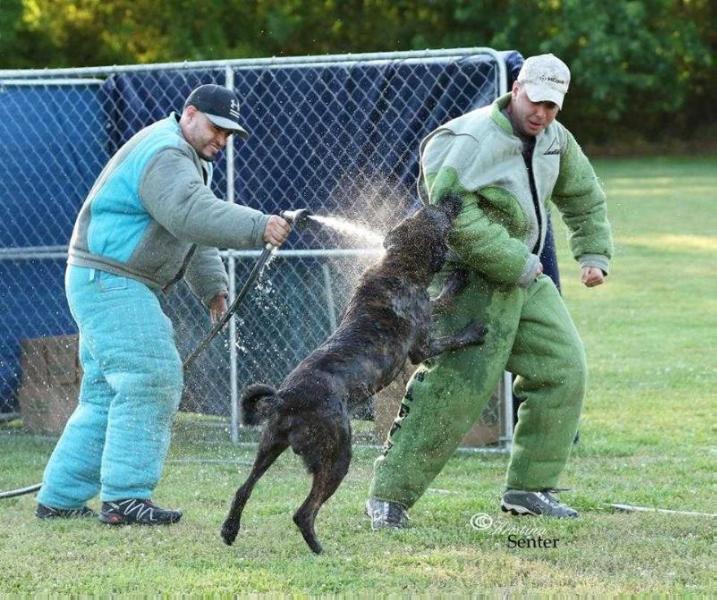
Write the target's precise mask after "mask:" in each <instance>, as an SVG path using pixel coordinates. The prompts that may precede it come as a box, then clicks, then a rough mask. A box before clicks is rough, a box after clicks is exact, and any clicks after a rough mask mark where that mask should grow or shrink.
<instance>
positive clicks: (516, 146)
mask: <svg viewBox="0 0 717 600" xmlns="http://www.w3.org/2000/svg"><path fill="white" fill-rule="evenodd" d="M509 101H510V95H506V96H503V97H501V98H499V99H498V100H496V102H494V103H493V104H492V105H491V106H489V107H485V108H481V109H478V110H475V111H472V112H470V113H467V114H466V115H463V116H462V117H459V118H457V119H454V120H453V121H450V122H448V123H447V124H445V125H443V126H441V127H440V128H438V129H437V130H435V131H434V132H432V133H431V134H430V135H429V136H428V137H427V138H426V139H425V140H424V141H423V143H422V144H421V168H422V181H421V184H422V185H423V188H422V189H421V192H422V195H423V197H424V200H426V201H428V202H430V203H438V202H440V201H441V199H442V198H444V197H445V196H446V195H448V194H457V195H458V196H459V197H460V198H461V200H462V210H461V213H460V214H459V215H458V217H457V218H456V220H455V222H454V227H453V230H452V232H451V234H450V238H449V242H450V247H451V250H452V256H451V258H450V260H449V261H448V263H447V265H446V268H445V269H444V271H443V272H442V273H441V274H440V275H439V276H438V277H437V278H436V281H434V284H433V286H434V290H433V292H434V294H435V293H436V292H437V291H438V290H439V289H440V288H441V285H442V282H443V279H445V277H447V276H448V275H449V274H450V273H451V272H453V271H455V270H463V271H466V272H467V273H468V283H467V285H466V286H465V287H464V288H463V289H462V290H461V291H460V292H459V294H458V296H457V297H456V299H455V300H454V302H453V304H452V305H451V306H450V308H449V309H447V311H446V312H445V314H442V315H441V316H440V317H439V320H438V325H439V327H440V329H441V330H443V331H444V332H452V331H456V330H458V329H460V328H461V327H463V326H464V325H465V324H467V323H468V322H469V321H472V320H475V321H477V322H480V323H484V324H485V325H487V327H488V333H487V335H486V339H485V342H484V343H483V345H481V346H470V347H467V348H465V349H462V350H459V351H454V352H447V353H445V354H443V355H441V356H439V357H437V358H435V359H432V360H430V361H427V362H426V363H424V364H423V365H421V366H420V367H419V369H418V370H417V371H416V373H415V374H414V376H413V378H412V379H411V381H410V382H409V384H408V387H407V391H406V395H405V397H404V399H403V401H402V403H401V408H400V411H399V414H398V417H397V419H396V421H395V423H394V426H393V427H392V429H391V434H390V435H389V438H388V440H387V441H386V446H385V450H384V453H383V455H382V456H380V457H379V458H378V459H377V461H376V464H375V471H374V479H373V482H372V486H371V496H373V497H376V498H379V499H382V500H389V501H392V502H398V503H400V504H402V505H403V506H404V507H406V508H409V507H411V506H412V505H413V504H414V503H415V502H416V501H417V500H418V499H419V498H420V497H421V495H422V494H423V492H424V491H425V490H426V488H427V487H428V486H429V485H430V483H431V481H432V480H433V479H434V478H435V476H436V475H437V474H438V473H439V472H440V471H441V469H442V468H443V466H444V465H445V463H446V461H447V460H448V459H449V458H450V456H451V455H452V454H453V452H454V451H455V449H456V448H457V446H458V444H459V443H460V441H461V439H462V438H463V436H464V435H465V433H466V432H467V431H468V430H469V429H470V428H471V427H472V425H473V424H474V422H475V421H476V420H477V419H478V417H479V416H480V414H481V412H482V410H483V408H484V407H485V405H486V403H487V402H488V400H489V398H490V396H491V394H492V393H493V391H494V390H495V388H496V386H497V384H498V382H499V380H500V378H501V376H502V374H503V371H504V370H506V369H507V370H509V371H510V372H512V373H514V374H516V375H517V379H516V383H515V394H516V396H518V397H521V398H523V399H524V400H525V401H524V402H523V403H522V405H521V407H520V409H519V412H518V425H517V427H516V430H515V434H514V440H513V451H512V456H511V461H510V465H509V467H508V475H507V487H508V488H510V489H521V490H544V489H548V488H554V487H556V485H557V482H558V477H559V476H560V473H561V472H562V470H563V468H564V467H565V464H566V462H567V459H568V455H569V453H570V448H571V442H572V440H573V438H574V436H575V432H576V430H577V425H578V419H579V416H580V409H581V405H582V401H583V398H584V396H585V385H586V372H587V368H586V361H585V351H584V348H583V344H582V342H581V340H580V337H579V335H578V332H577V331H576V329H575V325H574V324H573V321H572V319H571V318H570V315H569V313H568V310H567V308H566V306H565V304H564V303H563V300H562V298H561V297H560V294H559V293H558V291H557V289H556V288H555V286H554V284H553V283H552V281H551V280H550V279H549V278H548V277H546V276H543V275H537V270H538V266H539V259H538V255H539V254H540V251H541V249H542V245H543V243H544V240H545V228H546V221H547V210H548V208H547V203H548V201H552V204H553V205H554V206H555V207H556V208H557V209H558V210H559V212H560V213H561V215H562V217H563V220H564V221H565V223H566V225H567V226H568V229H569V231H570V239H569V242H570V248H571V251H572V253H573V255H574V256H575V258H576V260H578V261H579V262H580V264H581V266H583V267H598V268H600V269H602V270H603V271H604V272H605V273H607V270H608V260H609V258H610V256H611V253H612V240H611V234H610V226H609V224H608V221H607V210H606V202H605V195H604V193H603V191H602V189H601V187H600V184H599V183H598V180H597V177H596V176H595V173H594V171H593V169H592V167H591V165H590V163H589V162H588V160H587V158H586V157H585V155H584V154H583V152H582V150H581V149H580V147H579V146H578V144H577V143H576V142H575V140H574V138H573V136H572V135H571V134H570V132H569V131H568V130H567V129H565V127H563V126H562V125H561V124H560V123H558V122H557V121H553V123H551V124H550V125H549V126H548V127H546V128H545V130H544V131H543V132H542V133H541V134H539V135H538V136H537V138H536V139H535V146H534V149H533V152H532V156H531V157H530V165H531V168H530V169H527V168H526V163H525V162H524V159H523V154H522V151H523V142H522V141H521V139H520V138H518V137H517V136H516V135H515V134H514V133H513V130H512V128H511V125H510V122H509V120H508V119H507V117H506V116H505V115H504V114H503V112H502V110H503V109H505V107H506V106H507V105H508V103H509Z"/></svg>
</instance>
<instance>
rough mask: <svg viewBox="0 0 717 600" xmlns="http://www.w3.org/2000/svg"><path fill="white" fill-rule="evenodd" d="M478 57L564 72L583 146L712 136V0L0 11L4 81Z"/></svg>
mask: <svg viewBox="0 0 717 600" xmlns="http://www.w3.org/2000/svg"><path fill="white" fill-rule="evenodd" d="M470 46H489V47H492V48H495V49H497V50H518V51H520V52H521V53H522V54H523V55H524V56H529V55H531V54H538V53H543V52H553V53H554V54H556V55H557V56H560V57H561V58H562V59H563V60H565V62H566V63H568V65H569V66H570V67H571V71H572V76H573V81H572V84H571V89H570V92H569V94H568V98H567V101H566V108H567V110H566V111H565V113H564V114H563V115H561V117H560V119H561V121H563V122H564V123H565V124H566V125H567V126H568V127H569V128H571V129H572V130H573V131H575V133H576V134H577V136H578V139H580V140H581V141H582V142H583V143H592V144H601V145H605V144H610V143H611V142H614V141H618V142H628V143H629V142H630V140H631V139H639V140H642V141H645V142H647V143H650V142H654V143H660V142H663V141H665V140H668V139H675V138H678V139H683V140H684V139H690V138H692V137H693V136H694V135H695V133H696V132H700V131H705V129H709V127H710V126H711V127H712V128H713V131H714V127H715V123H716V122H717V109H715V107H714V105H715V99H716V98H717V77H715V75H716V73H715V55H716V54H717V53H716V50H717V23H715V8H714V7H713V3H712V1H711V0H620V1H617V0H615V1H613V0H423V1H416V0H204V1H203V2H201V3H197V2H196V1H194V0H192V1H190V0H163V1H162V2H156V0H112V1H106V0H0V67H2V68H44V67H81V66H95V65H109V64H134V63H151V62H172V61H184V60H214V59H225V58H245V57H262V56H295V55H307V54H314V55H315V54H326V53H332V54H334V53H348V52H352V53H358V52H379V51H398V50H418V49H425V48H455V47H470Z"/></svg>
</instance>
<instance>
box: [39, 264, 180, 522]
mask: <svg viewBox="0 0 717 600" xmlns="http://www.w3.org/2000/svg"><path fill="white" fill-rule="evenodd" d="M65 289H66V294H67V300H68V302H69V306H70V311H71V312H72V316H73V317H74V319H75V321H76V322H77V325H78V327H79V331H80V347H79V351H80V362H81V364H82V368H83V371H84V375H83V378H82V384H81V387H80V395H79V401H78V405H77V408H76V410H75V412H74V413H73V414H72V416H71V417H70V419H69V421H68V422H67V425H66V426H65V430H64V432H63V434H62V436H61V438H60V440H59V441H58V443H57V446H56V447H55V450H54V452H53V453H52V456H51V458H50V461H49V462H48V464H47V467H46V468H45V474H44V477H43V482H42V488H41V490H40V493H39V494H38V497H37V499H38V502H40V503H42V504H45V505H47V506H52V507H55V508H77V507H80V506H82V505H84V504H85V502H86V501H87V500H89V499H90V498H92V497H94V496H95V495H97V493H98V492H99V493H100V497H101V499H102V500H103V501H110V500H120V499H122V498H143V499H146V498H150V497H151V494H152V491H153V490H154V488H155V486H156V485H157V482H158V481H159V477H160V475H161V473H162V467H163V464H164V459H165V457H166V454H167V449H168V447H169V440H170V429H171V423H172V418H173V416H174V414H175V412H176V410H177V407H178V406H179V400H180V398H181V394H182V385H183V376H182V363H181V360H180V358H179V353H178V352H177V348H176V345H175V342H174V330H173V327H172V323H171V321H170V320H169V318H168V317H167V316H166V315H165V314H164V312H163V311H162V309H161V307H160V305H159V300H158V298H157V296H156V294H155V293H154V292H153V291H152V290H151V289H149V288H148V287H147V286H146V285H144V284H142V283H140V282H138V281H136V280H134V279H129V278H126V277H119V276H117V275H112V274H110V273H106V272H103V271H97V270H94V269H88V268H84V267H75V266H70V267H68V269H67V272H66V275H65Z"/></svg>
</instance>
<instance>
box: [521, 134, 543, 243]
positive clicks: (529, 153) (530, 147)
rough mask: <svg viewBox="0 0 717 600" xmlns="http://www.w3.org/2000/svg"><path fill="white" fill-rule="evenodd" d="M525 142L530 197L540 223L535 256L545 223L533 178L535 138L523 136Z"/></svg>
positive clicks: (523, 153) (524, 152) (525, 160)
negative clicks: (541, 215)
mask: <svg viewBox="0 0 717 600" xmlns="http://www.w3.org/2000/svg"><path fill="white" fill-rule="evenodd" d="M521 140H522V142H523V151H522V155H523V162H524V163H525V168H526V170H527V171H528V182H529V184H530V195H531V196H532V197H533V209H534V210H535V221H536V222H537V223H538V239H537V240H536V241H535V245H534V246H533V249H532V250H531V252H532V253H533V254H537V253H538V249H539V248H540V240H541V238H542V236H543V222H542V219H541V217H540V200H539V199H538V188H537V187H536V185H535V177H534V176H533V151H534V150H535V138H534V137H525V138H523V137H522V136H521Z"/></svg>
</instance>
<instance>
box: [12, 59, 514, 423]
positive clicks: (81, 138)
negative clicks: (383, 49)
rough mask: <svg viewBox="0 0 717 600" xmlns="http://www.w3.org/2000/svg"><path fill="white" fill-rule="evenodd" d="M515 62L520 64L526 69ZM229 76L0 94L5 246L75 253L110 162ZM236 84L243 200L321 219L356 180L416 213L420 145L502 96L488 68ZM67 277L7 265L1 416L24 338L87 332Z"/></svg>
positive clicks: (469, 65)
mask: <svg viewBox="0 0 717 600" xmlns="http://www.w3.org/2000/svg"><path fill="white" fill-rule="evenodd" d="M516 56H517V57H518V58H519V55H516V54H515V53H513V54H512V55H509V56H508V59H509V60H508V64H509V65H510V64H511V60H512V64H513V65H514V66H515V65H516V64H518V65H519V62H518V63H516V62H515V61H516V58H515V57H516ZM511 57H512V58H511ZM514 70H515V69H513V71H514ZM224 77H225V73H224V70H223V69H222V70H203V71H197V70H191V69H181V70H174V71H166V70H165V71H157V72H153V71H148V72H147V71H145V72H141V73H139V72H138V73H126V74H118V75H115V76H112V77H110V78H109V79H108V80H106V81H105V82H104V84H102V85H101V86H90V85H81V86H72V87H65V86H57V87H44V88H37V89H36V88H27V87H17V88H5V89H2V90H0V123H2V124H3V125H2V126H0V141H1V145H0V182H3V184H2V186H0V190H2V194H3V198H2V202H1V203H0V244H1V245H2V247H3V248H16V247H27V246H48V245H62V246H64V245H66V244H67V242H68V240H69V237H70V233H71V230H72V224H73V221H74V218H75V215H76V213H77V211H78V209H79V206H80V205H81V202H82V200H83V198H84V196H85V195H86V193H87V191H88V190H89V188H90V187H91V185H92V183H93V181H94V179H95V177H96V176H97V174H98V173H99V171H100V170H101V168H102V166H103V165H104V163H105V162H106V161H107V159H108V157H109V156H111V155H112V154H113V153H114V152H115V151H116V150H117V148H119V146H120V145H121V144H122V143H124V142H125V141H126V140H127V139H129V137H131V135H133V134H134V133H135V132H137V131H138V130H139V129H141V128H142V127H144V126H145V125H148V124H149V123H152V122H154V121H156V120H157V119H160V118H162V117H164V116H166V115H167V114H168V113H169V111H171V110H174V111H181V108H182V104H183V99H184V98H185V97H186V96H187V95H188V94H189V92H190V91H191V89H193V88H194V87H196V86H197V85H199V84H201V83H208V82H217V83H223V82H224V80H225V79H224ZM486 80H487V81H488V85H485V81H486ZM234 83H235V88H236V90H237V92H238V94H239V96H240V97H241V98H243V99H244V104H243V106H242V108H241V112H242V115H243V117H244V120H245V123H246V127H247V129H248V130H249V131H250V132H251V137H250V139H249V140H248V141H247V142H245V143H242V142H240V141H239V140H237V142H238V143H237V146H236V153H235V182H236V186H237V190H236V201H237V202H240V203H243V204H247V205H250V206H253V207H256V208H259V209H261V210H263V211H265V212H275V211H277V210H279V209H285V208H296V207H301V206H308V207H309V208H312V209H314V210H316V211H317V212H320V213H323V214H330V213H335V212H338V213H341V212H344V213H347V214H350V208H351V206H349V203H350V201H349V200H348V199H349V198H351V197H352V196H351V192H352V191H354V189H355V185H356V181H359V180H363V181H365V180H372V179H373V180H380V181H389V182H391V186H392V188H394V189H400V190H403V194H401V196H402V197H403V198H404V199H405V203H406V206H405V207H404V208H405V209H408V208H409V207H410V206H411V205H412V204H414V203H415V202H416V199H415V192H414V190H415V180H416V177H417V174H418V162H417V150H418V143H419V141H420V139H421V138H422V137H423V136H425V135H426V134H427V133H428V132H430V131H431V130H432V129H434V128H435V127H436V126H437V125H439V124H440V123H442V122H445V121H446V120H448V119H450V118H453V117H456V116H458V115H460V114H463V113H464V112H466V111H468V110H471V109H472V108H475V107H477V106H481V105H484V104H487V103H489V102H490V101H491V100H492V99H493V98H494V97H495V95H496V92H497V90H496V85H497V77H496V76H495V66H494V65H493V64H491V62H489V61H488V59H487V58H486V57H476V58H464V59H460V60H448V59H446V60H443V59H441V60H431V61H425V62H420V63H419V62H418V61H385V62H380V63H360V62H356V63H352V64H348V65H347V64H333V65H332V64H327V65H321V66H314V67H311V66H288V67H285V68H283V67H282V68H279V67H271V68H253V69H247V68H238V69H236V70H235V72H234ZM216 166H217V170H216V175H215V178H214V184H213V186H214V190H215V192H216V193H217V194H218V195H220V196H221V197H224V196H225V190H226V170H227V168H226V167H227V165H226V158H225V157H224V156H223V157H222V158H221V159H220V160H219V161H218V163H217V165H216ZM38 190H40V193H38ZM335 243H337V240H333V239H329V238H322V239H316V238H313V237H312V236H311V235H308V234H307V235H302V236H292V238H291V244H290V247H291V245H293V247H295V248H296V247H306V246H311V247H316V246H317V245H321V246H323V247H326V246H331V245H334V244H335ZM62 272H63V264H62V261H61V260H59V261H49V262H48V261H43V264H40V263H39V262H37V261H27V260H18V261H0V281H2V282H3V285H2V287H1V289H0V294H1V295H2V296H1V297H0V301H1V303H0V311H1V314H0V410H2V402H3V401H4V402H5V403H6V405H9V404H10V403H12V402H13V399H14V395H15V392H16V388H17V382H18V375H19V341H20V340H21V339H22V338H31V337H38V336H45V335H59V334H64V333H73V332H75V331H76V328H75V326H74V323H73V322H72V319H71V318H70V316H69V314H68V311H67V308H66V303H65V300H64V295H63V290H62V288H63V286H62Z"/></svg>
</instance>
